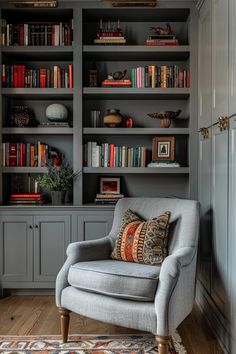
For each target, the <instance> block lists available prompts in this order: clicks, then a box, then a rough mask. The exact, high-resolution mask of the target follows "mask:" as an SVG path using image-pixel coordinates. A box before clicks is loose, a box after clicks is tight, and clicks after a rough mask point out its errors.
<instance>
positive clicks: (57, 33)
mask: <svg viewBox="0 0 236 354" xmlns="http://www.w3.org/2000/svg"><path fill="white" fill-rule="evenodd" d="M54 45H55V46H58V45H60V26H59V25H55V37H54Z"/></svg>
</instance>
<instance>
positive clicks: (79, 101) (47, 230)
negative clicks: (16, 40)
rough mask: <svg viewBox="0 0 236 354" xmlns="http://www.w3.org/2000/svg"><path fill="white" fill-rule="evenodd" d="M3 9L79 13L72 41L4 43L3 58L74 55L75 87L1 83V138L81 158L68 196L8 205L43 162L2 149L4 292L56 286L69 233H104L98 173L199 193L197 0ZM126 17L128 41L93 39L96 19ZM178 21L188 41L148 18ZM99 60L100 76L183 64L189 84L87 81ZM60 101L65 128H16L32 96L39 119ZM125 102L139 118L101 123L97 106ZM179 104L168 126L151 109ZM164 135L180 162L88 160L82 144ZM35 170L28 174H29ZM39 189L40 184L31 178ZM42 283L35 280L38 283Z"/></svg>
mask: <svg viewBox="0 0 236 354" xmlns="http://www.w3.org/2000/svg"><path fill="white" fill-rule="evenodd" d="M0 11H1V12H0V14H1V19H5V20H7V21H8V22H9V23H13V24H19V23H23V22H29V21H33V22H37V21H38V22H44V21H46V22H50V21H51V22H66V21H70V20H71V19H73V26H74V40H73V45H71V46H56V47H51V46H21V47H19V46H2V47H1V50H0V68H1V66H2V65H1V64H8V65H10V64H16V65H27V66H29V67H40V66H41V65H42V67H47V68H48V67H51V66H54V65H60V66H64V67H65V66H67V65H68V64H73V82H74V86H73V88H72V89H65V88H59V89H54V88H45V89H40V88H6V87H4V88H2V87H1V88H0V122H1V123H0V129H1V133H0V144H1V143H4V142H24V143H32V144H36V143H37V142H38V141H40V142H42V143H45V144H48V145H51V146H54V147H55V148H58V149H59V150H60V151H61V152H62V153H63V154H64V155H65V157H66V159H67V161H68V162H70V163H71V164H72V166H73V169H74V171H79V170H81V171H82V174H81V175H80V176H79V178H77V179H76V180H75V182H74V185H73V191H71V193H70V194H69V195H68V197H67V203H66V204H65V205H62V206H53V205H51V204H50V203H49V204H43V205H35V206H33V205H32V206H31V205H9V195H10V194H11V193H13V192H15V191H16V192H18V191H19V192H28V185H29V180H31V183H32V184H33V182H34V180H35V179H36V178H37V176H38V175H39V174H41V173H45V172H46V171H47V169H46V168H45V167H16V166H15V167H6V166H5V167H2V154H0V185H1V191H0V197H1V206H0V296H1V289H39V288H40V289H48V288H54V286H55V279H56V275H57V273H58V271H59V269H60V267H61V266H62V265H63V263H64V261H65V258H66V248H67V246H68V244H69V243H70V242H73V241H82V240H91V239H95V238H100V237H102V236H104V235H106V234H107V233H108V232H109V230H110V228H111V225H112V220H113V211H114V206H113V205H105V204H104V205H95V204H94V197H95V195H96V193H97V192H98V191H99V178H100V177H104V176H105V177H121V193H124V195H125V196H130V197H134V196H141V197H145V196H146V197H156V196H164V197H180V198H196V196H197V190H196V189H197V171H198V169H197V160H198V159H197V151H198V149H197V13H196V9H195V2H194V1H178V0H172V1H167V0H163V1H161V0H160V1H157V7H156V8H145V7H144V8H113V7H112V5H111V4H110V3H109V2H102V1H89V0H86V1H83V2H82V1H79V0H76V1H68V0H66V1H59V7H58V8H56V9H19V8H18V9H17V8H15V7H14V6H13V5H12V4H10V3H8V1H1V2H0ZM100 18H102V19H103V20H111V21H117V20H118V19H119V20H120V22H121V27H122V29H123V30H124V32H125V35H126V38H127V45H122V46H121V45H94V44H93V40H94V38H95V37H96V32H97V28H98V23H99V20H100ZM166 23H170V24H171V26H172V29H173V31H174V32H175V33H176V34H177V35H178V38H179V39H180V41H181V44H180V45H179V46H163V47H148V46H146V45H145V41H146V38H147V34H148V32H149V27H150V26H165V24H166ZM94 60H95V61H96V64H97V68H98V70H99V81H100V83H101V81H102V80H103V79H104V78H106V77H107V74H108V73H109V72H114V71H119V70H124V69H127V72H128V73H127V78H128V79H129V78H130V71H131V68H135V67H138V66H147V65H175V64H177V65H179V66H180V67H182V68H186V69H189V70H190V88H153V89H152V88H142V89H141V88H139V89H138V88H103V87H89V69H90V68H91V67H92V63H93V61H94ZM51 103H62V104H64V105H66V106H67V108H68V110H69V122H70V126H69V127H67V128H57V127H55V128H51V127H50V128H48V127H30V128H17V127H12V126H11V124H10V115H11V112H12V110H13V107H14V106H16V105H27V106H29V108H31V109H32V110H33V111H34V114H35V117H36V119H37V120H38V121H39V122H46V117H45V110H46V107H47V106H48V105H49V104H51ZM112 108H118V109H120V110H121V113H122V114H123V115H124V116H126V117H127V116H129V117H132V118H133V120H134V126H133V128H125V127H124V126H121V127H119V128H108V127H105V126H101V127H98V128H94V127H92V126H91V125H90V111H91V110H99V111H101V115H102V116H103V115H104V114H105V112H106V111H107V109H112ZM179 109H180V110H181V111H182V112H181V115H180V116H179V118H178V119H175V120H173V121H172V124H171V127H170V128H161V126H160V120H159V119H152V118H150V117H148V115H147V114H148V113H153V112H158V111H164V110H171V111H176V110H179ZM156 136H174V137H175V139H176V147H175V159H176V160H177V162H179V163H180V167H175V168H174V167H172V168H170V167H166V168H160V167H157V168H148V167H146V168H143V167H142V168H141V167H139V168H136V167H126V168H121V167H117V168H102V167H97V168H95V167H87V166H83V145H84V144H86V143H87V142H91V141H94V142H97V143H98V144H100V145H101V144H103V143H113V144H115V145H118V146H121V145H124V146H130V147H135V146H145V147H147V149H148V151H149V158H150V152H151V147H152V139H153V137H156ZM29 177H30V179H29ZM32 192H33V188H32ZM34 291H35V290H34Z"/></svg>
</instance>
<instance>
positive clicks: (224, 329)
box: [195, 281, 232, 354]
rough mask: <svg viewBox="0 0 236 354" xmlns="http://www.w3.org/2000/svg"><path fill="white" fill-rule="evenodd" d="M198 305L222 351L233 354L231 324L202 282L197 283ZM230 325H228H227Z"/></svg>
mask: <svg viewBox="0 0 236 354" xmlns="http://www.w3.org/2000/svg"><path fill="white" fill-rule="evenodd" d="M195 300H196V303H197V305H198V307H199V309H200V311H201V312H202V313H203V315H204V317H205V319H206V320H207V322H208V324H209V326H210V327H211V329H212V331H213V333H214V334H215V336H216V338H217V340H218V342H219V344H220V346H221V348H222V350H223V351H224V353H226V354H232V351H231V341H232V339H231V338H230V332H229V330H228V329H229V324H228V321H227V320H226V319H224V318H223V317H222V315H221V314H220V312H219V310H218V309H217V307H216V305H215V304H214V302H213V300H212V299H211V297H210V296H209V294H208V293H207V292H206V290H205V289H204V287H203V286H202V284H201V282H199V281H197V285H196V298H195ZM227 324H228V325H227Z"/></svg>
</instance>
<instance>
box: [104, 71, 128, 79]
mask: <svg viewBox="0 0 236 354" xmlns="http://www.w3.org/2000/svg"><path fill="white" fill-rule="evenodd" d="M126 74H127V70H126V69H125V70H124V71H116V72H114V74H112V73H110V74H109V75H108V77H107V78H108V80H123V79H124V78H125V75H126Z"/></svg>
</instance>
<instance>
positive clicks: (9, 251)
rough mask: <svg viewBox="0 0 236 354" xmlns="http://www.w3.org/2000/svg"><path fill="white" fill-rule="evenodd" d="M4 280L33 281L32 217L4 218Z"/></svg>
mask: <svg viewBox="0 0 236 354" xmlns="http://www.w3.org/2000/svg"><path fill="white" fill-rule="evenodd" d="M0 222H1V233H0V239H1V245H0V250H1V252H2V257H1V260H2V265H1V268H2V280H3V281H7V282H8V281H32V278H33V272H32V252H33V241H32V240H33V229H31V228H30V226H31V225H32V224H33V218H32V217H31V216H2V217H1V218H0Z"/></svg>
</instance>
